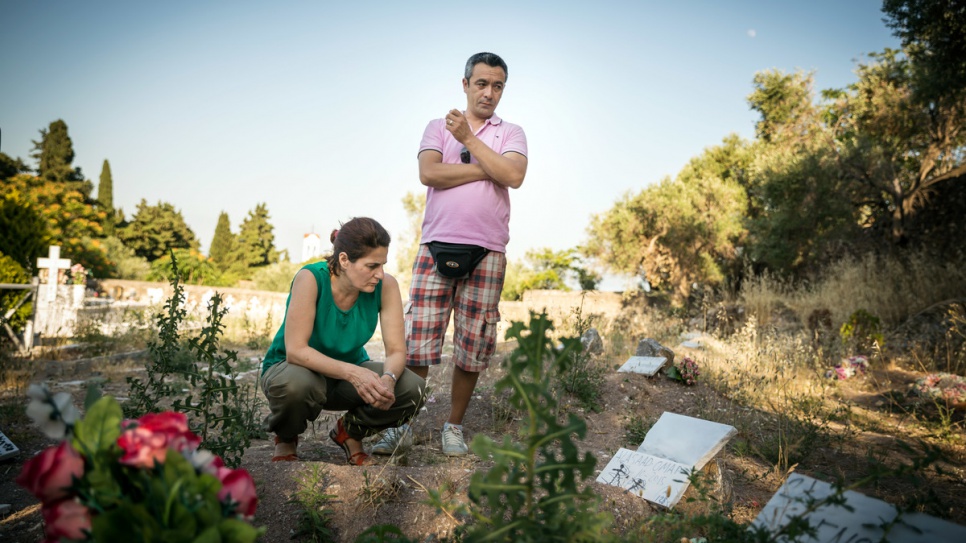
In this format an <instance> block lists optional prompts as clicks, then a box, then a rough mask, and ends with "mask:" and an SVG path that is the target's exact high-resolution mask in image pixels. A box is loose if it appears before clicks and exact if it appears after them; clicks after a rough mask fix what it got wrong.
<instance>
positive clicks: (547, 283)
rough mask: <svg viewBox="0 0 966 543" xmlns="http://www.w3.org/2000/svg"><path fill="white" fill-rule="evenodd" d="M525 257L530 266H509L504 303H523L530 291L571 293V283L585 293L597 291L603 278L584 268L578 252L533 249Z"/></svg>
mask: <svg viewBox="0 0 966 543" xmlns="http://www.w3.org/2000/svg"><path fill="white" fill-rule="evenodd" d="M525 258H526V261H527V264H521V263H509V264H508V265H507V273H506V279H505V281H504V284H503V294H502V296H501V298H502V299H503V300H508V301H512V300H519V299H520V298H522V297H523V293H524V292H526V291H528V290H564V291H569V290H570V287H569V286H568V285H567V281H568V280H575V281H576V282H577V283H578V284H579V285H580V287H581V289H583V290H593V289H594V288H596V286H597V283H598V282H599V281H600V276H599V275H597V274H596V273H594V272H592V271H590V270H588V269H587V268H586V267H585V266H584V265H583V262H582V261H581V258H580V254H579V252H578V251H577V249H566V250H562V251H554V250H553V249H551V248H549V247H544V248H541V249H531V250H529V251H527V254H526V256H525Z"/></svg>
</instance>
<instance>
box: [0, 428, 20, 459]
mask: <svg viewBox="0 0 966 543" xmlns="http://www.w3.org/2000/svg"><path fill="white" fill-rule="evenodd" d="M18 454H20V449H19V448H17V446H16V445H14V444H13V441H10V438H8V437H7V436H5V435H3V432H0V461H3V460H6V459H8V458H13V457H14V456H17V455H18Z"/></svg>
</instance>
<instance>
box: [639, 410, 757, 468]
mask: <svg viewBox="0 0 966 543" xmlns="http://www.w3.org/2000/svg"><path fill="white" fill-rule="evenodd" d="M736 433H738V430H737V429H735V427H734V426H729V425H727V424H721V423H718V422H711V421H710V420H704V419H698V418H694V417H688V416H686V415H678V414H677V413H671V412H668V411H665V412H664V413H663V414H661V418H659V419H657V422H655V423H654V426H652V427H651V429H650V430H648V431H647V435H645V436H644V441H642V442H641V446H640V447H638V448H637V451H638V452H642V453H646V454H650V455H654V456H657V457H658V458H667V459H668V460H673V461H675V462H678V463H681V464H685V465H687V466H694V469H696V470H700V469H702V468H703V467H704V465H705V464H707V463H708V462H709V461H710V460H711V459H712V458H714V456H715V455H716V454H718V451H720V450H721V449H722V448H723V447H724V446H725V445H726V444H727V443H728V441H729V440H730V439H731V438H732V437H733V436H734V435H735V434H736Z"/></svg>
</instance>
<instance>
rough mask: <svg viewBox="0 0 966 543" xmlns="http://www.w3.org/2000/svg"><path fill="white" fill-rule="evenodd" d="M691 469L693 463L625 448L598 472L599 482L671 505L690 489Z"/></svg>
mask: <svg viewBox="0 0 966 543" xmlns="http://www.w3.org/2000/svg"><path fill="white" fill-rule="evenodd" d="M690 473H691V468H690V466H685V465H684V464H679V463H677V462H672V461H671V460H667V459H665V458H658V457H656V456H651V455H649V454H643V453H639V452H634V451H632V450H630V449H624V448H622V449H620V450H618V451H617V454H615V455H614V457H613V458H611V459H610V462H608V463H607V467H605V468H604V471H602V472H600V475H598V476H597V482H598V483H603V484H605V485H612V486H618V487H621V488H623V489H625V490H627V491H628V492H632V493H634V494H636V495H637V496H640V497H642V498H644V499H645V500H647V501H649V502H653V503H656V504H658V505H663V506H664V507H667V508H668V509H670V508H672V507H674V506H675V505H676V504H677V503H678V500H680V499H681V496H682V495H683V494H684V491H685V490H687V488H688V485H689V484H690V482H689V481H688V475H690Z"/></svg>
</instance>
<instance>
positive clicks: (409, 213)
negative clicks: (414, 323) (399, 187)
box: [393, 192, 426, 284]
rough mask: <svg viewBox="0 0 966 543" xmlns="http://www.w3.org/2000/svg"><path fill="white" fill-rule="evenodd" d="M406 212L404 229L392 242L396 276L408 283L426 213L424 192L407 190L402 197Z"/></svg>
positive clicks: (421, 235)
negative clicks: (394, 252)
mask: <svg viewBox="0 0 966 543" xmlns="http://www.w3.org/2000/svg"><path fill="white" fill-rule="evenodd" d="M402 204H403V210H405V212H406V223H407V224H406V231H405V232H404V233H403V235H401V236H399V239H398V240H396V241H395V242H394V243H393V246H394V247H395V250H396V269H397V270H398V273H397V276H398V277H401V278H402V279H404V280H405V281H404V282H405V283H407V284H408V283H409V281H410V280H411V279H412V273H413V272H412V270H413V262H415V261H416V253H417V252H419V242H420V240H421V239H422V237H423V215H424V214H425V213H426V193H425V192H420V193H418V194H417V193H413V192H407V193H406V195H405V196H403V198H402Z"/></svg>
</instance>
